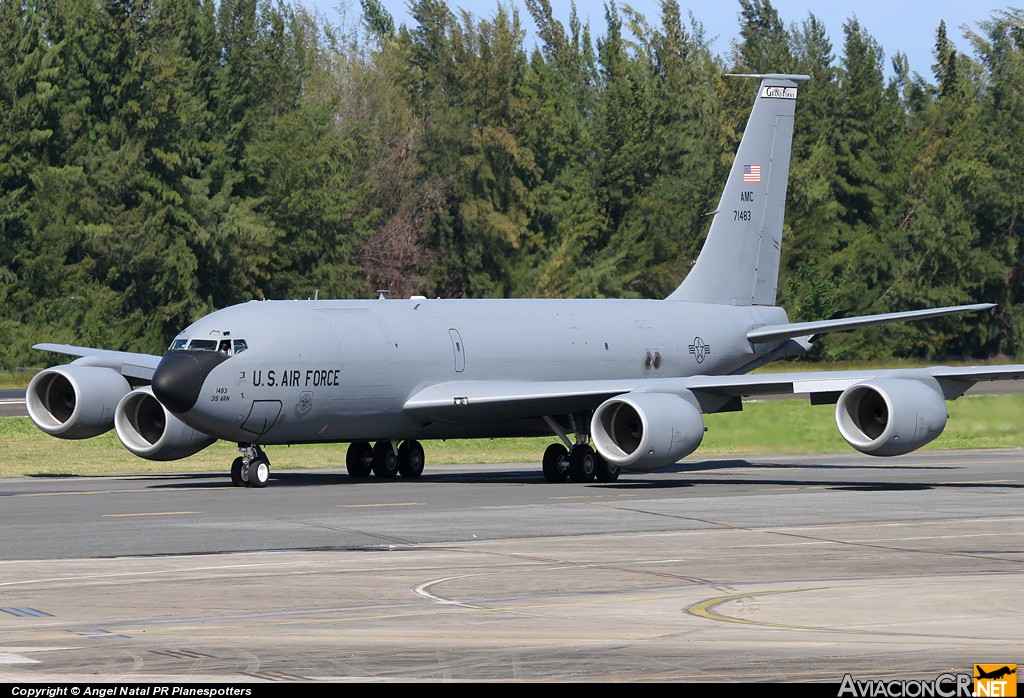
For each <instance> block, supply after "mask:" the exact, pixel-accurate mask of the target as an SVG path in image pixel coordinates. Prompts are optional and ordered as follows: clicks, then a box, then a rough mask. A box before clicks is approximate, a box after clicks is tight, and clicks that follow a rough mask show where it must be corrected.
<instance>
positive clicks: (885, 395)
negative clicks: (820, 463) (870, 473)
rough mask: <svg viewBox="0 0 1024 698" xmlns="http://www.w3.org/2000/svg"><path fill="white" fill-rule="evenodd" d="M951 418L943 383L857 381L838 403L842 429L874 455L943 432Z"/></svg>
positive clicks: (898, 451)
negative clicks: (944, 395)
mask: <svg viewBox="0 0 1024 698" xmlns="http://www.w3.org/2000/svg"><path fill="white" fill-rule="evenodd" d="M948 418H949V413H948V412H947V411H946V401H945V400H944V399H943V397H942V394H941V393H940V392H939V389H938V387H934V388H933V387H931V386H929V385H928V384H926V383H923V382H921V381H916V380H910V379H903V378H889V379H875V380H869V381H865V382H863V383H858V384H856V385H852V386H850V387H849V388H847V389H846V390H844V391H843V394H842V395H840V396H839V401H838V402H837V403H836V424H837V425H838V426H839V433H840V434H842V435H843V438H844V439H846V442H847V443H848V444H850V445H851V446H853V447H854V448H855V449H857V450H858V451H860V452H862V453H867V454H868V455H872V456H900V455H903V454H904V453H910V452H911V451H915V450H917V449H919V448H921V447H922V446H924V445H925V444H926V443H928V442H929V441H931V440H933V439H934V438H935V437H937V436H938V435H939V434H941V433H942V430H943V429H944V428H945V426H946V420H947V419H948Z"/></svg>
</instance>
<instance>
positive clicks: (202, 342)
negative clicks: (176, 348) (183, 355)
mask: <svg viewBox="0 0 1024 698" xmlns="http://www.w3.org/2000/svg"><path fill="white" fill-rule="evenodd" d="M188 348H189V350H190V351H217V340H216V339H193V340H192V341H191V342H189V343H188Z"/></svg>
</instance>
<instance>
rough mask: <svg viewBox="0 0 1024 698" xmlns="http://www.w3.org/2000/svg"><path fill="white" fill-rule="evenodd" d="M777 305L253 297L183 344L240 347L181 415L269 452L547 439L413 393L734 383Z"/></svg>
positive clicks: (204, 324) (774, 320)
mask: <svg viewBox="0 0 1024 698" xmlns="http://www.w3.org/2000/svg"><path fill="white" fill-rule="evenodd" d="M786 321H787V318H786V315H785V312H784V311H783V310H782V309H781V308H777V307H762V306H740V307H736V306H722V305H709V304H702V303H687V302H681V301H668V300H611V299H600V300H580V299H575V300H543V299H530V300H441V299H415V298H414V299H410V300H370V301H252V302H249V303H244V304H241V305H236V306H232V307H229V308H225V309H223V310H219V311H217V312H214V313H212V314H210V315H208V316H206V317H204V318H202V319H201V320H199V321H197V322H196V323H194V324H193V325H191V326H189V327H188V328H186V329H185V330H184V331H183V332H182V333H181V334H180V335H179V336H178V337H179V339H196V338H200V339H218V340H220V339H222V338H224V337H229V338H232V339H244V340H245V344H246V346H247V349H246V350H245V351H243V352H241V353H238V354H236V355H234V356H231V357H229V358H228V359H227V360H225V361H224V362H223V363H221V364H220V365H218V366H216V367H215V368H214V369H213V370H212V371H211V372H210V374H209V375H208V376H207V378H206V380H205V381H204V382H203V385H202V388H201V390H200V392H199V397H198V399H197V401H196V403H195V406H194V407H193V408H192V409H190V410H189V411H188V412H186V413H183V414H179V415H178V416H179V417H180V418H181V419H182V421H184V422H185V423H187V424H189V425H190V426H192V427H194V428H196V429H199V430H201V431H203V432H205V433H207V434H210V435H212V436H215V437H217V438H221V439H226V440H231V441H238V442H258V443H262V444H283V443H302V442H332V441H357V440H375V439H393V440H399V439H416V438H420V439H430V438H455V437H470V436H476V437H480V436H489V437H499V436H519V435H543V434H551V433H552V432H551V429H550V427H549V426H547V425H546V424H545V422H544V420H542V419H529V420H521V419H509V420H501V419H496V420H494V421H487V422H483V423H480V422H475V423H440V422H438V423H425V422H423V421H418V420H416V419H413V418H411V417H410V416H408V415H407V414H405V413H404V412H403V406H404V405H405V403H406V401H407V400H408V399H409V397H410V396H412V395H414V394H416V393H417V392H418V391H419V390H421V389H423V388H425V387H428V386H431V385H436V384H438V383H444V382H452V381H494V380H516V381H537V382H542V381H566V380H594V379H643V378H665V377H679V376H691V375H700V374H719V375H721V374H728V373H735V372H737V371H740V370H742V369H743V368H744V367H745V366H747V365H749V364H750V363H751V362H752V361H754V360H755V359H757V358H758V357H759V356H762V355H764V354H765V353H767V352H769V351H771V350H773V349H775V348H776V347H777V346H778V343H773V344H758V345H752V344H751V343H750V342H748V341H747V340H746V338H745V335H746V333H747V331H749V330H750V329H752V328H755V327H761V326H764V325H768V324H780V323H785V322H786Z"/></svg>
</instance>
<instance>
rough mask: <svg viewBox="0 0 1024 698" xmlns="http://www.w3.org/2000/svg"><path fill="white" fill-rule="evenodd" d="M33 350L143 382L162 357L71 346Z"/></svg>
mask: <svg viewBox="0 0 1024 698" xmlns="http://www.w3.org/2000/svg"><path fill="white" fill-rule="evenodd" d="M32 348H33V349H39V350H41V351H51V352H53V353H55V354H66V355H68V356H78V357H80V358H79V359H77V360H76V361H75V362H74V363H75V364H77V365H79V366H102V367H105V368H112V369H114V370H115V371H119V372H120V373H121V375H122V376H125V377H126V378H137V379H140V380H144V381H151V380H152V379H153V372H154V371H156V367H157V364H159V363H160V359H161V358H162V357H159V356H154V355H153V354H136V353H133V352H130V351H112V350H110V349H94V348H92V347H77V346H74V345H71V344H36V345H34V346H33V347H32Z"/></svg>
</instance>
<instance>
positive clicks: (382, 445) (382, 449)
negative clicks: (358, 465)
mask: <svg viewBox="0 0 1024 698" xmlns="http://www.w3.org/2000/svg"><path fill="white" fill-rule="evenodd" d="M373 474H374V475H376V476H377V477H379V478H380V479H382V480H384V479H388V478H392V477H394V476H395V475H398V455H397V454H396V453H395V449H393V448H391V442H390V441H378V442H377V443H376V444H374V446H373Z"/></svg>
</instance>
